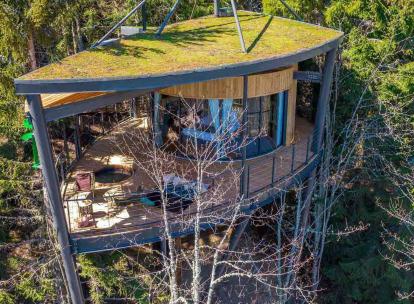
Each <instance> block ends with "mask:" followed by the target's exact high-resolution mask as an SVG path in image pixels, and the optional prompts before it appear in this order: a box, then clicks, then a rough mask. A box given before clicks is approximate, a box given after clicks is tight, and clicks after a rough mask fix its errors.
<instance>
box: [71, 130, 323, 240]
mask: <svg viewBox="0 0 414 304" xmlns="http://www.w3.org/2000/svg"><path fill="white" fill-rule="evenodd" d="M312 139H313V135H310V136H309V137H307V138H306V140H301V141H300V142H299V143H296V144H292V145H290V146H288V147H282V148H280V149H278V150H277V151H275V152H274V153H271V154H269V155H267V156H264V157H261V158H258V159H257V160H253V161H250V162H247V164H246V167H245V170H246V172H247V179H246V180H247V195H246V197H245V198H246V199H245V200H244V201H243V202H242V204H243V206H242V209H243V208H245V209H248V208H250V207H249V205H250V204H251V203H252V202H254V201H255V197H256V196H261V197H262V195H263V194H266V193H270V191H271V190H274V189H275V188H278V187H279V185H280V184H281V183H283V182H284V181H286V180H288V179H289V178H295V175H296V173H297V172H299V171H300V170H301V169H303V168H305V167H306V166H307V165H309V164H310V162H313V161H314V159H315V157H316V155H315V153H314V152H313V151H314V149H313V140H312ZM264 159H266V163H264ZM155 192H156V190H148V191H142V192H139V193H136V192H129V193H127V192H126V193H115V194H113V195H107V196H106V197H105V198H104V197H102V196H101V197H94V198H93V197H92V198H87V199H89V200H90V201H91V204H92V207H91V208H92V212H90V213H91V215H90V217H91V218H90V219H89V222H90V223H89V222H88V225H85V226H86V227H79V224H82V218H80V216H79V213H80V210H82V208H84V207H82V206H81V205H84V204H83V203H84V200H85V199H84V198H82V199H67V200H65V207H66V208H67V210H66V212H67V219H68V226H69V231H70V232H71V233H75V232H77V233H78V232H79V233H82V232H87V231H91V230H92V231H94V230H100V231H102V232H101V233H102V234H105V233H109V234H111V233H120V232H127V231H131V230H133V231H138V230H139V231H141V230H145V229H152V228H154V227H158V228H162V227H163V226H164V220H163V218H162V210H161V207H160V206H158V207H156V206H143V205H142V203H141V202H139V200H140V199H142V198H144V197H146V198H149V199H151V198H154V196H156V195H158V194H154V193H155ZM134 204H140V205H138V206H140V207H141V209H140V210H135V211H136V212H135V214H134V212H132V211H133V210H134ZM135 207H136V206H135ZM174 208H175V209H174ZM183 209H184V210H183ZM232 209H234V205H232V204H229V203H228V202H226V201H223V202H221V203H219V204H213V203H211V204H209V203H206V204H205V205H204V206H203V210H202V213H203V214H202V217H203V218H204V221H209V222H212V221H213V222H219V221H220V220H225V219H226V218H227V215H228V212H232ZM123 211H125V212H124V214H123V213H122V212H123ZM140 211H141V212H143V214H139V212H140ZM144 211H145V212H144ZM168 211H169V212H168V222H169V224H171V225H179V226H180V227H181V226H183V225H191V221H192V220H193V219H194V218H195V214H196V213H195V211H194V208H191V206H190V207H188V208H187V209H185V208H182V207H181V206H180V205H177V206H176V207H171V208H169V209H168ZM73 217H75V218H73ZM104 221H107V223H106V224H105V223H104ZM98 223H99V225H98Z"/></svg>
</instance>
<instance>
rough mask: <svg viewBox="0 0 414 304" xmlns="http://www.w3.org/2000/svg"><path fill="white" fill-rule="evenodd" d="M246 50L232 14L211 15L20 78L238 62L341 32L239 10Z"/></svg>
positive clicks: (122, 73)
mask: <svg viewBox="0 0 414 304" xmlns="http://www.w3.org/2000/svg"><path fill="white" fill-rule="evenodd" d="M239 18H240V22H241V27H242V29H243V35H244V39H245V42H246V48H248V53H247V54H246V53H243V52H242V51H241V47H240V42H239V37H238V33H237V30H236V25H235V22H234V18H233V17H221V18H215V17H213V16H207V17H203V18H199V19H193V20H188V21H184V22H180V23H176V24H172V25H169V26H167V27H166V28H165V30H164V32H163V34H162V36H161V38H160V39H158V38H156V37H155V35H154V33H153V31H152V30H150V31H148V32H147V33H145V34H138V35H136V36H133V37H130V38H127V39H122V40H121V41H120V43H119V44H115V45H111V46H105V47H99V48H97V49H93V50H87V51H84V52H81V53H78V54H76V55H73V56H70V57H67V58H65V59H63V60H61V61H60V62H56V63H52V64H50V65H48V66H45V67H43V68H40V69H38V70H35V71H33V72H31V73H29V74H26V75H24V76H22V77H21V78H20V79H27V80H29V79H30V80H33V79H39V80H40V79H42V80H43V79H50V80H54V79H69V78H101V77H128V76H144V75H153V74H164V73H170V72H178V71H184V70H194V69H199V68H209V67H213V66H219V65H228V64H235V63H240V62H248V61H252V60H259V59H266V58H271V57H277V56H282V55H286V54H289V53H295V52H298V51H300V50H303V49H309V48H313V47H316V46H318V45H320V44H323V43H325V42H328V41H331V40H333V39H337V38H339V37H340V36H342V33H341V32H338V31H335V30H332V29H327V28H323V27H319V26H315V25H310V24H306V23H302V22H298V21H294V20H289V19H284V18H279V17H271V16H266V15H261V14H256V13H250V12H239Z"/></svg>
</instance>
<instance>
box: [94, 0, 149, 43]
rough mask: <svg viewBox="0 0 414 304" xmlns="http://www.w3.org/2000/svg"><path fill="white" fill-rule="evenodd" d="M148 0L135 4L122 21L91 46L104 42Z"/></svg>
mask: <svg viewBox="0 0 414 304" xmlns="http://www.w3.org/2000/svg"><path fill="white" fill-rule="evenodd" d="M146 1H147V0H142V1H141V2H140V3H139V4H138V5H137V6H135V7H134V8H133V9H132V10H131V11H130V12H129V13H128V14H127V15H126V16H125V17H124V18H122V19H121V21H119V22H118V23H117V24H116V25H115V26H114V27H113V28H111V29H110V30H109V32H107V33H106V34H105V35H104V36H103V37H102V38H101V39H99V41H98V42H95V43H94V44H93V45H92V46H91V48H95V47H97V46H99V45H101V43H102V42H104V41H105V40H106V38H108V37H109V36H110V35H111V34H112V33H113V32H114V31H115V30H116V29H117V28H118V27H120V26H121V25H122V24H124V22H125V21H126V20H127V19H128V18H129V17H131V16H132V14H134V13H135V12H136V11H137V10H139V9H140V8H141V6H143V5H144V4H145V2H146Z"/></svg>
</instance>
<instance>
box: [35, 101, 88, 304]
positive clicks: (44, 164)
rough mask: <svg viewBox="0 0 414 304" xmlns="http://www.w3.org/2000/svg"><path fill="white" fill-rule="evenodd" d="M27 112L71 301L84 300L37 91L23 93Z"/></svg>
mask: <svg viewBox="0 0 414 304" xmlns="http://www.w3.org/2000/svg"><path fill="white" fill-rule="evenodd" d="M27 102H28V104H29V109H30V115H31V117H32V122H33V131H34V136H35V139H36V143H37V148H38V151H39V158H40V164H41V168H42V174H43V178H44V181H45V185H46V189H47V193H46V194H45V195H47V197H48V199H49V203H50V212H51V215H52V218H53V227H54V230H55V232H56V236H57V240H58V244H59V250H60V254H61V258H62V262H63V269H64V272H65V277H66V281H67V284H68V292H69V295H70V298H71V301H72V303H73V304H81V303H84V302H85V301H84V298H83V294H82V287H81V284H80V281H79V277H78V275H77V272H76V265H75V261H74V258H73V256H72V250H71V245H70V241H69V232H68V227H67V223H66V220H65V213H64V210H63V202H62V197H61V194H60V187H59V182H58V177H57V174H56V169H55V166H54V161H53V153H52V147H51V144H50V139H49V135H48V131H47V124H46V120H45V117H44V112H43V108H42V103H41V98H40V95H29V96H27Z"/></svg>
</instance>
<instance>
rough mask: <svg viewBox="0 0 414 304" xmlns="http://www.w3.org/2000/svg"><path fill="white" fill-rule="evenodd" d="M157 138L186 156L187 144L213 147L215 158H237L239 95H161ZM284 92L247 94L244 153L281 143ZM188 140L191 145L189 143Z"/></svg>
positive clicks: (264, 150) (240, 113)
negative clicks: (204, 96)
mask: <svg viewBox="0 0 414 304" xmlns="http://www.w3.org/2000/svg"><path fill="white" fill-rule="evenodd" d="M159 109H160V110H159V111H160V113H159V115H158V117H159V122H158V123H159V126H158V127H159V130H161V134H160V136H161V138H160V141H161V142H162V143H163V146H164V147H165V148H167V149H169V150H170V151H171V152H173V153H180V154H183V153H184V154H186V155H182V156H189V157H192V156H193V155H191V154H192V153H193V152H194V151H191V150H190V149H189V148H188V147H189V146H193V147H194V149H195V148H197V149H198V148H201V149H204V148H206V147H209V148H213V149H215V153H217V155H218V156H219V158H222V159H223V160H225V159H238V158H241V153H242V146H244V145H245V143H243V137H242V133H243V132H242V129H243V125H242V116H243V106H242V100H241V99H234V100H232V99H203V100H200V99H190V98H186V99H182V98H177V97H170V96H162V98H161V102H160V107H159ZM286 112H287V92H282V93H278V94H274V95H269V96H263V97H256V98H249V99H248V102H247V136H248V140H247V143H246V152H247V157H248V158H251V157H255V156H258V155H262V154H265V153H268V152H270V151H272V150H274V149H276V148H277V147H279V146H281V145H283V144H284V137H285V129H286V128H285V124H286ZM189 141H191V145H189Z"/></svg>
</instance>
